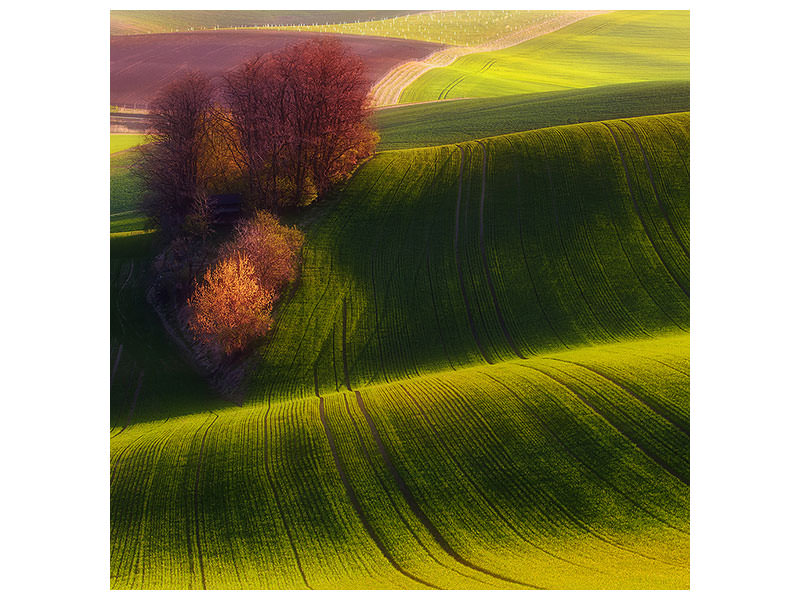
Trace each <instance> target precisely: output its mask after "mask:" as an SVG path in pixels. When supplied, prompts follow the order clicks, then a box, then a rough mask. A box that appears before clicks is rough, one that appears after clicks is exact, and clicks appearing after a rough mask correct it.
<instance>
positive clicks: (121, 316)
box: [116, 260, 134, 338]
mask: <svg viewBox="0 0 800 600" xmlns="http://www.w3.org/2000/svg"><path fill="white" fill-rule="evenodd" d="M130 265H131V267H130V269H128V276H127V277H126V278H125V281H123V282H122V285H120V286H119V288H117V295H116V304H117V316H118V317H119V326H120V329H122V337H123V338H124V337H125V323H126V322H127V319H126V318H125V315H124V313H123V312H122V309H121V308H120V298H121V297H122V290H124V289H125V286H127V285H128V282H129V281H130V279H131V275H133V267H134V261H133V260H131V261H130Z"/></svg>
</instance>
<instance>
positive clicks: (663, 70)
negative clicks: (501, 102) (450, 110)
mask: <svg viewBox="0 0 800 600" xmlns="http://www.w3.org/2000/svg"><path fill="white" fill-rule="evenodd" d="M688 79H689V13H688V11H615V12H612V13H608V14H603V15H597V16H594V17H589V18H587V19H583V20H581V21H579V22H577V23H574V24H572V25H569V26H567V27H564V28H563V29H560V30H558V31H555V32H553V33H549V34H547V35H544V36H542V37H538V38H535V39H532V40H530V41H527V42H524V43H521V44H518V45H516V46H512V47H510V48H506V49H503V50H495V51H493V52H483V53H478V54H470V55H468V56H464V57H462V58H459V59H458V60H456V61H455V62H454V63H453V64H451V65H450V66H447V67H442V68H437V69H431V70H430V71H427V72H425V73H423V74H422V75H421V76H420V77H419V78H418V79H416V80H415V81H414V82H413V83H411V85H409V86H408V87H407V88H405V90H404V91H403V93H402V95H401V96H400V101H401V102H419V101H426V100H437V99H442V98H472V97H489V96H507V95H513V94H522V93H532V92H548V91H555V90H565V89H571V88H586V87H594V86H600V85H609V84H614V83H629V82H635V81H657V80H686V81H688Z"/></svg>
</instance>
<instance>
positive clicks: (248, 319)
mask: <svg viewBox="0 0 800 600" xmlns="http://www.w3.org/2000/svg"><path fill="white" fill-rule="evenodd" d="M274 298H275V293H274V291H273V290H267V289H265V288H264V287H263V286H262V285H261V284H260V283H259V281H258V277H257V275H256V270H255V268H254V266H253V264H252V262H251V261H250V259H249V258H248V257H247V256H246V255H245V254H242V253H240V252H234V253H232V254H228V255H226V256H223V257H222V259H221V260H220V261H219V262H218V263H217V264H216V265H214V266H213V267H211V268H210V269H209V270H208V271H207V272H206V274H205V277H204V279H203V282H202V283H200V284H199V285H197V286H196V287H195V289H194V292H193V293H192V296H191V297H190V298H189V305H190V306H191V309H192V316H191V319H190V322H189V326H190V328H191V329H192V331H193V332H194V333H195V335H196V336H197V337H198V339H199V340H200V341H202V342H204V343H205V344H206V345H212V346H216V347H217V348H219V349H220V350H221V351H222V353H223V354H224V355H226V356H231V355H232V354H234V353H236V352H239V351H241V350H244V349H245V348H246V347H247V346H248V345H249V344H250V342H252V341H253V340H255V339H256V338H258V337H261V336H262V335H264V334H265V333H266V332H267V329H268V328H269V325H270V311H271V310H272V303H273V301H274Z"/></svg>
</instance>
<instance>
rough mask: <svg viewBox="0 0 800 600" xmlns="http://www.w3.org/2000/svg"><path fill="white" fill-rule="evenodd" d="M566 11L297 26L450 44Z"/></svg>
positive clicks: (482, 39) (476, 40)
mask: <svg viewBox="0 0 800 600" xmlns="http://www.w3.org/2000/svg"><path fill="white" fill-rule="evenodd" d="M563 12H568V11H554V10H447V11H434V12H427V13H422V14H410V15H403V16H397V17H393V18H388V19H382V20H379V21H372V22H354V23H343V24H339V25H318V26H306V27H297V28H296V29H298V30H303V31H326V32H332V33H344V34H352V35H374V36H380V37H394V38H403V39H409V40H421V41H425V42H435V43H440V44H448V45H451V46H476V45H480V44H483V43H486V42H490V41H492V40H494V39H496V38H498V37H503V36H507V35H509V34H512V33H514V32H516V31H519V30H520V29H525V28H527V27H531V26H533V25H536V24H538V23H541V22H542V21H546V20H547V19H551V18H553V17H554V16H556V15H558V14H560V13H563Z"/></svg>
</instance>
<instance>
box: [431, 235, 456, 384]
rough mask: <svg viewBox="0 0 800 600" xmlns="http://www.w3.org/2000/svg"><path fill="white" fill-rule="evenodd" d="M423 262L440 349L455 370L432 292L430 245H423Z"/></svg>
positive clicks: (434, 295)
mask: <svg viewBox="0 0 800 600" xmlns="http://www.w3.org/2000/svg"><path fill="white" fill-rule="evenodd" d="M425 263H426V266H427V272H428V287H429V289H430V291H431V302H432V303H433V315H434V317H435V319H436V332H437V333H438V334H439V341H440V342H441V343H442V349H443V350H444V355H445V356H446V357H447V362H448V364H449V365H450V368H451V369H452V370H453V371H455V370H456V368H455V366H453V361H452V359H451V358H450V352H449V351H448V350H447V344H446V343H445V341H444V334H443V333H442V322H441V319H440V318H439V309H438V308H437V306H436V294H434V292H433V278H432V277H431V255H430V246H426V247H425Z"/></svg>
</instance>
